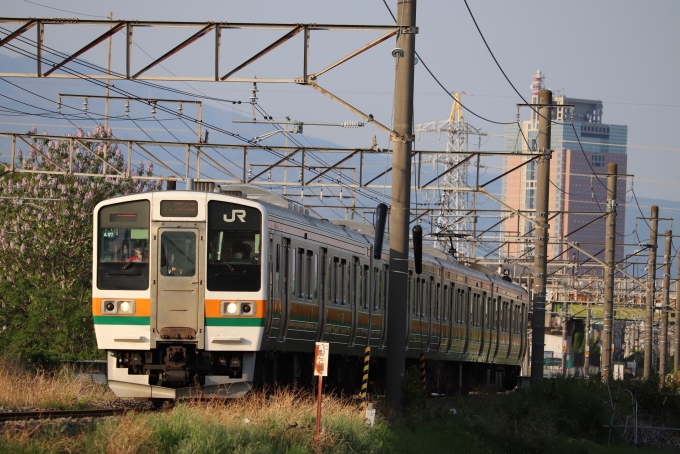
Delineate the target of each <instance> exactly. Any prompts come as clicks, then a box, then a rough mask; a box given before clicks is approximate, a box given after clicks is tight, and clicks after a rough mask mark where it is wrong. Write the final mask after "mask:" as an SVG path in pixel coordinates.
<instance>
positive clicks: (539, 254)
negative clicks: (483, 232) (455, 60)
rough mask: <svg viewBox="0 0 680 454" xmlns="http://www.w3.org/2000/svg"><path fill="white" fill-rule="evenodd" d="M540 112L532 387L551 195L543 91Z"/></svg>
mask: <svg viewBox="0 0 680 454" xmlns="http://www.w3.org/2000/svg"><path fill="white" fill-rule="evenodd" d="M539 103H540V106H541V107H540V108H539V111H538V114H539V118H538V149H539V151H540V152H541V157H540V158H538V160H537V165H536V168H537V175H536V179H537V181H536V237H535V238H536V244H535V245H534V276H533V278H534V289H533V290H534V295H533V303H534V304H533V306H534V308H533V314H532V318H531V326H532V334H531V384H532V385H539V384H541V383H542V382H543V352H544V350H545V345H544V344H545V286H546V280H547V279H546V277H547V276H546V275H547V271H548V260H547V253H548V232H549V230H550V225H549V224H548V196H549V193H548V191H549V186H548V184H549V181H550V154H551V152H550V122H551V118H552V117H551V115H552V107H551V106H552V91H550V90H541V92H540V94H539Z"/></svg>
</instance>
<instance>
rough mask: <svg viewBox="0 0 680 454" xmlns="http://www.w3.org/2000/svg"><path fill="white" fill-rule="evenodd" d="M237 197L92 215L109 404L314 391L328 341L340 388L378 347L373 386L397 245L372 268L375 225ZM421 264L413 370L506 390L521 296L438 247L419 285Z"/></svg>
mask: <svg viewBox="0 0 680 454" xmlns="http://www.w3.org/2000/svg"><path fill="white" fill-rule="evenodd" d="M235 189H238V191H230V192H229V193H218V192H207V191H206V192H200V191H161V192H151V193H144V194H135V195H128V196H122V197H117V198H113V199H110V200H106V201H104V202H101V203H100V204H98V205H97V207H96V208H95V212H94V242H93V243H94V252H93V276H92V282H93V288H92V312H93V317H94V326H95V331H96V335H97V344H98V346H99V348H101V349H104V350H106V351H107V362H108V380H109V386H110V387H111V389H112V390H113V392H114V393H115V394H116V395H117V396H120V397H134V398H139V399H172V398H178V397H185V396H191V395H199V394H212V395H220V396H225V397H240V396H243V395H244V394H245V393H247V392H248V391H249V390H250V389H251V388H252V387H253V386H254V385H255V384H258V383H280V382H284V383H298V382H301V383H305V382H310V381H311V378H312V364H311V361H312V358H311V357H312V352H313V351H314V342H315V341H320V340H323V341H326V342H330V349H331V361H330V367H331V371H330V375H329V383H330V384H333V385H335V386H343V387H345V388H348V389H351V388H356V386H358V384H359V380H360V370H361V362H362V360H363V353H364V348H365V346H366V345H370V346H371V347H372V357H373V358H374V359H373V367H372V368H371V376H372V377H371V381H372V382H373V383H374V385H376V386H377V387H378V388H379V387H380V385H381V383H382V382H383V380H384V377H383V376H382V375H381V374H382V371H383V370H384V369H383V367H382V364H383V362H384V357H385V344H386V320H387V317H386V308H387V307H388V306H389V304H388V301H389V295H388V294H387V289H388V262H389V250H388V248H385V250H384V252H383V254H382V259H381V260H374V259H373V237H372V236H371V235H369V234H368V233H371V234H372V231H371V230H372V227H371V226H369V225H365V224H359V223H353V222H352V221H339V222H336V223H333V222H328V221H325V220H320V219H317V218H314V217H310V216H309V215H307V214H305V213H304V211H303V209H302V207H300V208H299V209H298V208H296V207H293V206H290V205H289V204H288V202H285V201H283V199H280V198H277V197H276V196H274V195H273V194H271V193H268V192H267V191H264V190H261V189H257V188H253V187H239V188H235ZM241 191H243V192H241ZM246 193H247V194H246ZM234 194H237V195H234ZM239 195H240V196H239ZM267 200H269V201H267ZM281 205H284V206H281ZM338 224H345V225H338ZM350 224H351V226H352V227H355V228H354V229H353V228H349V227H348V225H350ZM362 226H363V227H362ZM363 229H365V230H366V231H368V233H367V232H366V231H363ZM428 252H429V253H428ZM413 265H414V264H413V262H412V261H410V262H409V269H410V270H411V271H409V292H408V318H407V320H408V322H407V327H404V329H407V330H408V341H407V342H408V343H407V346H405V347H406V348H407V361H409V362H415V361H417V358H418V357H419V356H420V354H421V353H424V354H425V357H426V358H427V361H428V369H429V370H430V372H429V375H428V376H429V377H430V378H429V380H430V382H431V384H432V386H433V387H434V386H436V387H438V388H446V387H449V388H450V387H459V386H463V387H464V386H466V385H467V383H468V382H470V381H475V382H477V383H479V384H484V383H486V384H487V385H489V384H495V385H496V386H506V387H507V386H512V385H513V380H514V377H515V376H516V375H517V374H518V373H519V364H520V363H521V359H522V358H523V356H524V354H525V351H526V348H527V340H526V339H527V333H526V326H527V323H526V322H527V317H528V298H527V293H526V291H525V290H524V289H523V288H521V287H519V286H517V285H515V284H512V283H510V282H506V281H504V280H503V279H502V278H501V276H499V275H497V274H494V273H492V272H490V271H489V270H486V269H482V268H480V269H473V268H469V267H465V266H462V265H460V264H458V263H455V262H453V261H450V260H448V259H447V258H446V256H445V255H444V254H442V253H440V252H439V251H435V250H434V249H427V248H426V251H425V253H424V254H423V272H422V274H420V275H417V274H416V273H415V271H413Z"/></svg>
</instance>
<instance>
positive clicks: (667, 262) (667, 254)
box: [659, 230, 673, 384]
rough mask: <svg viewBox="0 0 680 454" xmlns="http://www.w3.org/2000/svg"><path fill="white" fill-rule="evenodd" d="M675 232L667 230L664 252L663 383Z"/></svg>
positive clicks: (660, 369) (661, 358) (661, 351)
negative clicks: (672, 248)
mask: <svg viewBox="0 0 680 454" xmlns="http://www.w3.org/2000/svg"><path fill="white" fill-rule="evenodd" d="M672 238H673V232H672V231H670V230H666V247H665V248H664V252H663V306H661V332H660V334H659V376H660V377H661V383H662V384H663V382H664V377H665V376H666V374H667V373H668V368H667V367H666V363H667V362H668V307H669V306H670V304H671V299H670V288H669V287H670V285H671V240H672Z"/></svg>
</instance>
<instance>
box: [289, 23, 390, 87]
mask: <svg viewBox="0 0 680 454" xmlns="http://www.w3.org/2000/svg"><path fill="white" fill-rule="evenodd" d="M396 34H397V31H396V30H392V31H389V32H387V33H385V34H384V35H382V36H381V37H380V38H378V39H375V40H373V41H371V42H370V43H368V44H366V45H364V46H362V47H361V48H359V49H357V50H355V51H354V52H351V53H350V54H348V55H346V56H345V57H343V58H341V59H340V60H338V61H336V62H334V63H331V64H330V65H328V66H326V67H325V68H324V69H322V70H321V71H317V72H315V73H313V74H309V75H308V76H307V78H306V79H305V78H304V77H303V78H301V79H298V81H299V82H300V83H308V82H309V80H316V78H317V77H319V76H320V75H321V74H323V73H325V72H328V71H330V70H331V69H333V68H335V67H336V66H340V65H341V64H343V63H345V62H346V61H348V60H351V59H352V58H354V57H356V56H357V55H360V54H362V53H364V52H366V51H367V50H369V49H371V48H373V47H375V46H377V45H378V44H380V43H382V42H383V41H386V40H387V39H389V38H391V37H392V36H394V35H396Z"/></svg>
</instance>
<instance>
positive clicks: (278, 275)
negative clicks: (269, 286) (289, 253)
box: [274, 244, 281, 297]
mask: <svg viewBox="0 0 680 454" xmlns="http://www.w3.org/2000/svg"><path fill="white" fill-rule="evenodd" d="M280 247H281V245H280V244H277V245H276V256H275V257H274V296H276V297H278V296H279V291H280V290H281V287H279V285H281V283H280V278H281V271H280V270H281V265H280V257H281V251H280Z"/></svg>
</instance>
